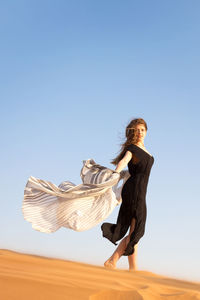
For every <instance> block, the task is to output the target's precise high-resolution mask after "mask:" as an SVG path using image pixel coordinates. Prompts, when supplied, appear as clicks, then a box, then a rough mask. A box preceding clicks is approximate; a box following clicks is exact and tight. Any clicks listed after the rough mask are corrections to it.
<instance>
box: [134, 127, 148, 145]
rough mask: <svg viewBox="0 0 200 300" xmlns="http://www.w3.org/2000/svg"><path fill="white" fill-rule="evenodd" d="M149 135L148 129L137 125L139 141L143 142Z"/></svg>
mask: <svg viewBox="0 0 200 300" xmlns="http://www.w3.org/2000/svg"><path fill="white" fill-rule="evenodd" d="M146 134H147V131H146V128H145V127H144V125H142V124H138V125H136V135H137V141H138V142H143V141H144V138H145V136H146Z"/></svg>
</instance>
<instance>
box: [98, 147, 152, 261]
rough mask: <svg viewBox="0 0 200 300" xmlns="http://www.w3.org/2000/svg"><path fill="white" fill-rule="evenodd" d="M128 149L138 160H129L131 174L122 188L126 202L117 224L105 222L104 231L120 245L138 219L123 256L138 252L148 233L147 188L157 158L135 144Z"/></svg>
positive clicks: (106, 235) (124, 201) (123, 203)
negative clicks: (137, 249)
mask: <svg viewBox="0 0 200 300" xmlns="http://www.w3.org/2000/svg"><path fill="white" fill-rule="evenodd" d="M126 151H131V152H132V154H133V157H134V163H133V161H132V159H131V160H130V162H129V163H128V170H129V173H130V175H131V176H130V177H129V179H128V180H127V181H126V182H125V184H124V186H123V188H122V193H121V196H122V203H121V206H120V210H119V214H118V217H117V223H116V224H111V223H103V224H102V226H101V229H102V231H103V237H106V238H107V239H109V240H110V241H111V242H112V243H114V244H115V245H117V244H116V241H119V240H121V239H122V238H123V237H124V235H125V234H126V232H127V231H128V228H129V226H130V225H131V221H132V218H135V219H136V223H135V228H134V231H133V232H132V234H131V236H130V242H129V243H128V245H127V247H126V249H125V252H124V253H123V255H126V256H128V255H131V254H133V253H134V246H135V244H137V243H138V241H139V240H140V238H141V237H142V236H143V235H144V232H145V224H146V217H147V209H146V191H147V184H148V180H149V175H150V171H151V167H152V165H153V163H154V157H153V156H151V155H150V154H148V153H147V152H146V151H144V150H143V149H142V148H140V147H138V146H136V145H134V144H131V145H129V146H127V147H126Z"/></svg>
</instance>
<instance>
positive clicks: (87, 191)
mask: <svg viewBox="0 0 200 300" xmlns="http://www.w3.org/2000/svg"><path fill="white" fill-rule="evenodd" d="M80 176H81V178H82V182H83V183H82V184H79V185H75V184H73V183H72V182H70V181H64V182H62V183H61V184H60V185H59V186H56V185H55V184H53V183H51V182H49V181H45V180H41V179H37V178H35V177H33V176H31V177H29V179H28V182H27V184H26V187H25V190H24V200H23V205H22V211H23V215H24V218H25V220H27V221H29V222H31V223H32V227H33V228H34V229H35V230H38V231H41V232H46V233H50V232H55V231H56V230H58V229H59V228H60V227H66V228H70V229H73V230H75V231H84V230H88V229H90V228H92V227H94V226H96V225H97V224H98V223H100V222H101V221H103V220H105V219H106V218H107V217H108V216H109V215H110V214H111V212H112V211H113V209H114V208H115V207H116V205H118V204H119V203H120V202H121V189H122V187H123V185H124V183H125V182H126V180H127V179H128V178H129V176H130V174H129V172H128V171H123V172H121V173H120V174H118V173H116V172H115V171H114V170H111V169H109V168H106V167H103V166H101V165H98V164H96V163H95V161H94V160H93V159H88V160H84V161H83V167H82V169H81V173H80ZM121 179H123V182H122V185H121V186H118V185H119V182H120V180H121Z"/></svg>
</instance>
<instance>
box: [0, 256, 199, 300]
mask: <svg viewBox="0 0 200 300" xmlns="http://www.w3.org/2000/svg"><path fill="white" fill-rule="evenodd" d="M0 299H1V300H14V299H16V300H25V299H28V300H46V299H48V300H51V299H52V300H53V299H54V300H60V299H65V300H68V299H69V300H75V299H77V300H82V299H83V300H84V299H89V300H104V299H106V300H110V299H112V300H113V299H114V300H119V299H120V300H121V299H127V300H133V299H134V300H141V299H145V300H146V299H147V300H154V299H156V300H158V299H159V300H160V299H165V300H175V299H176V300H179V299H180V300H190V299H192V300H196V299H198V300H200V284H198V283H193V282H188V281H183V280H176V279H172V278H167V277H163V276H160V275H156V274H153V273H151V272H147V271H136V272H129V271H125V270H107V269H105V268H104V267H99V266H93V265H88V264H83V263H77V262H71V261H65V260H58V259H52V258H45V257H40V256H33V255H26V254H20V253H16V252H13V251H9V250H0Z"/></svg>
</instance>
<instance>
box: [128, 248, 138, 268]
mask: <svg viewBox="0 0 200 300" xmlns="http://www.w3.org/2000/svg"><path fill="white" fill-rule="evenodd" d="M137 246H138V245H137V244H136V245H135V247H134V248H135V251H134V253H133V254H131V255H129V256H128V263H129V270H131V271H136V270H137V264H136V258H137Z"/></svg>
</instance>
